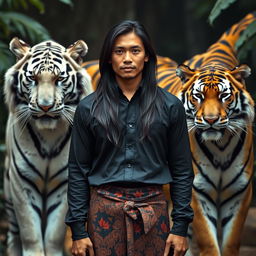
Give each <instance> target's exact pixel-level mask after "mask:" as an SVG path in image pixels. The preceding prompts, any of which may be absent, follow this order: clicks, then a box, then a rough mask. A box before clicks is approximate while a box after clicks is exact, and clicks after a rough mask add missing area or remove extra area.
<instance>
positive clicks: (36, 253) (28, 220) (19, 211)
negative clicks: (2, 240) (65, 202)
mask: <svg viewBox="0 0 256 256" xmlns="http://www.w3.org/2000/svg"><path fill="white" fill-rule="evenodd" d="M13 164H15V159H13ZM15 167H16V169H12V170H11V171H10V174H9V175H10V184H9V185H10V194H11V198H12V202H13V209H14V213H15V216H16V219H17V223H18V226H19V232H20V239H21V244H22V256H45V254H44V248H43V239H42V233H41V218H40V214H41V212H40V208H39V206H38V205H39V204H40V203H41V199H40V197H39V195H38V194H36V191H34V190H33V189H32V187H30V185H29V184H23V183H22V182H21V180H20V177H19V175H20V174H21V172H20V169H19V168H17V166H15ZM10 256H21V254H17V255H15V254H10Z"/></svg>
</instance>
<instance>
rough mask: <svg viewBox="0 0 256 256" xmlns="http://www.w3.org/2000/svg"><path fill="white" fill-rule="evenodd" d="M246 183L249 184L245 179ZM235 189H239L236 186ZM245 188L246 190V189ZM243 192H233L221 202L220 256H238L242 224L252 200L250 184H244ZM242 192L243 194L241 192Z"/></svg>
mask: <svg viewBox="0 0 256 256" xmlns="http://www.w3.org/2000/svg"><path fill="white" fill-rule="evenodd" d="M247 182H250V181H249V179H247ZM247 182H245V183H247ZM236 187H239V185H238V184H237V186H236ZM246 187H247V188H246ZM244 188H246V189H245V190H244V191H243V189H241V190H240V191H233V193H232V192H231V193H229V194H230V196H229V197H228V198H225V199H224V200H223V201H222V205H221V221H222V255H223V256H239V248H240V240H241V234H242V231H243V226H244V222H245V219H246V216H247V213H248V209H249V206H250V202H251V198H252V184H251V182H250V183H249V184H248V186H247V184H244ZM242 191H243V192H242Z"/></svg>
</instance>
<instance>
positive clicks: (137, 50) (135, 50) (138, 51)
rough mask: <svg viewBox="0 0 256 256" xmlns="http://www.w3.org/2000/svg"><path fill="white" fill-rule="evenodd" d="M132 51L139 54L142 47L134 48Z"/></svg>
mask: <svg viewBox="0 0 256 256" xmlns="http://www.w3.org/2000/svg"><path fill="white" fill-rule="evenodd" d="M132 53H133V54H138V53H140V49H133V50H132Z"/></svg>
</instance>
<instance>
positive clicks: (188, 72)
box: [176, 64, 195, 83]
mask: <svg viewBox="0 0 256 256" xmlns="http://www.w3.org/2000/svg"><path fill="white" fill-rule="evenodd" d="M194 74H195V70H193V69H191V68H190V67H189V66H186V65H184V64H181V65H179V66H178V68H177V69H176V75H177V76H178V77H179V78H180V79H181V81H182V83H186V81H187V80H188V79H189V78H190V77H192V76H193V75H194Z"/></svg>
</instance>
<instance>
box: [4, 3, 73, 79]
mask: <svg viewBox="0 0 256 256" xmlns="http://www.w3.org/2000/svg"><path fill="white" fill-rule="evenodd" d="M58 1H60V2H62V3H64V4H67V5H70V6H72V0H58ZM29 6H33V7H35V8H36V9H37V10H38V11H39V12H40V13H41V14H42V13H44V12H45V6H44V3H43V1H42V0H0V10H1V11H0V59H1V65H0V77H1V76H2V75H3V74H4V72H5V71H6V69H7V68H8V67H10V66H11V65H12V64H13V63H14V56H13V54H12V53H11V52H10V51H9V49H8V44H9V42H10V40H11V38H12V37H13V36H17V37H20V38H21V39H25V40H26V39H29V40H30V41H31V42H32V43H33V44H35V43H38V42H41V41H43V40H46V39H49V38H50V35H49V33H48V31H47V29H46V28H45V27H43V26H42V25H41V24H40V23H38V22H37V21H36V20H34V19H32V18H30V17H28V16H27V15H25V14H22V13H20V11H19V12H16V11H15V10H20V9H21V8H22V9H24V10H27V9H28V8H29ZM0 80H2V79H0Z"/></svg>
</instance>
